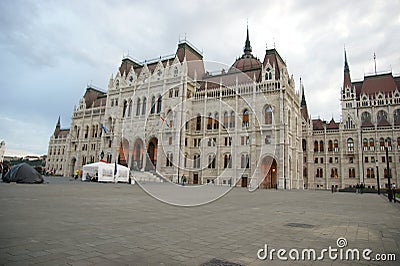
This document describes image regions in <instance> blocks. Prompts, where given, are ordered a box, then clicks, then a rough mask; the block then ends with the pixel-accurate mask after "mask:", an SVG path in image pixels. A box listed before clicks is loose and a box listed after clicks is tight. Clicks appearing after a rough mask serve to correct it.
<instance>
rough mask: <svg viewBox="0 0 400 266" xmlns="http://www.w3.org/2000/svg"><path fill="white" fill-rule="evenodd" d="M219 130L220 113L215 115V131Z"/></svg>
mask: <svg viewBox="0 0 400 266" xmlns="http://www.w3.org/2000/svg"><path fill="white" fill-rule="evenodd" d="M218 128H219V116H218V113H215V119H214V129H218Z"/></svg>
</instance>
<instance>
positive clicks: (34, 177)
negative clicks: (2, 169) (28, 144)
mask: <svg viewBox="0 0 400 266" xmlns="http://www.w3.org/2000/svg"><path fill="white" fill-rule="evenodd" d="M3 182H7V183H10V182H17V183H26V184H40V183H43V177H42V175H41V174H39V172H38V171H36V170H35V169H34V168H33V167H32V166H30V165H29V164H27V163H20V164H17V165H14V166H13V167H11V169H10V170H9V171H8V172H7V174H5V176H3Z"/></svg>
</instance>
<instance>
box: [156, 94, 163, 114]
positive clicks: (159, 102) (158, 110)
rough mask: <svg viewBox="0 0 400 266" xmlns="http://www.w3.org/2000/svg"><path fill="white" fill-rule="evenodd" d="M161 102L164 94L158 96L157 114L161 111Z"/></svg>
mask: <svg viewBox="0 0 400 266" xmlns="http://www.w3.org/2000/svg"><path fill="white" fill-rule="evenodd" d="M161 104H162V96H161V95H160V96H158V99H157V114H159V113H160V112H161Z"/></svg>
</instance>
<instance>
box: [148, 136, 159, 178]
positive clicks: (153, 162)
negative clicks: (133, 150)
mask: <svg viewBox="0 0 400 266" xmlns="http://www.w3.org/2000/svg"><path fill="white" fill-rule="evenodd" d="M157 145H158V139H157V138H152V139H151V140H150V142H149V146H148V148H147V159H148V160H147V162H146V170H153V171H155V170H156V168H157Z"/></svg>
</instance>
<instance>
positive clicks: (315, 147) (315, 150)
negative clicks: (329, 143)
mask: <svg viewBox="0 0 400 266" xmlns="http://www.w3.org/2000/svg"><path fill="white" fill-rule="evenodd" d="M314 152H318V141H314Z"/></svg>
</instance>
